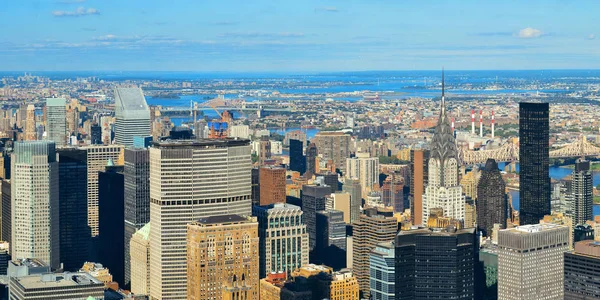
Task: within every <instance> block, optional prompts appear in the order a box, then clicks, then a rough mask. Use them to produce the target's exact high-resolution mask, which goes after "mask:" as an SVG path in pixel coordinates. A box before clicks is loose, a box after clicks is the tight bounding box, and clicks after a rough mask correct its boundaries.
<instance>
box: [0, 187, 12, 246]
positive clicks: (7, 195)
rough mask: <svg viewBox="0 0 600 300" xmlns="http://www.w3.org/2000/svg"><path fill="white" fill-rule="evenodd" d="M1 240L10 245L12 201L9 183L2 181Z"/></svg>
mask: <svg viewBox="0 0 600 300" xmlns="http://www.w3.org/2000/svg"><path fill="white" fill-rule="evenodd" d="M1 184H2V187H1V191H2V240H3V241H7V242H8V243H9V244H11V245H12V226H11V225H12V207H11V206H12V201H11V198H12V197H11V188H10V181H7V180H6V179H2V181H1Z"/></svg>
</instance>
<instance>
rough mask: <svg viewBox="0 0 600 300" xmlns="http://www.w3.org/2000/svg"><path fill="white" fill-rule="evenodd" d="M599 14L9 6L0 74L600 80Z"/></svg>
mask: <svg viewBox="0 0 600 300" xmlns="http://www.w3.org/2000/svg"><path fill="white" fill-rule="evenodd" d="M599 11H600V1H597V0H589V1H583V0H582V1H569V0H562V1H553V0H543V1H533V0H530V1H510V0H502V1H489V0H483V1H481V0H480V1H470V0H455V1H452V0H448V1H433V0H431V1H430V0H415V1H411V0H365V1H362V0H340V1H335V0H331V1H328V0H320V1H312V0H294V1H291V0H240V1H234V0H169V1H167V0H37V1H35V0H0V70H3V71H78V70H81V71H82V70H86V71H87V70H89V71H150V70H151V71H199V72H210V71H224V72H335V71H363V70H439V69H440V68H441V67H445V68H446V69H449V70H501V69H509V70H512V69H517V70H528V69H600V18H598V12H599Z"/></svg>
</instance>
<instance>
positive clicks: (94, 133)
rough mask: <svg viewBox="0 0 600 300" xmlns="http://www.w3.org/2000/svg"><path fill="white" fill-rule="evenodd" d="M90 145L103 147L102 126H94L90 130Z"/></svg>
mask: <svg viewBox="0 0 600 300" xmlns="http://www.w3.org/2000/svg"><path fill="white" fill-rule="evenodd" d="M90 131H91V133H90V144H91V145H102V127H101V126H100V125H97V124H96V125H92V127H91V128H90Z"/></svg>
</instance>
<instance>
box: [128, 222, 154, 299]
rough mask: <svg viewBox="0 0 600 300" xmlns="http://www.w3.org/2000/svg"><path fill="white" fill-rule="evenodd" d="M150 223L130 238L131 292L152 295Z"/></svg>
mask: <svg viewBox="0 0 600 300" xmlns="http://www.w3.org/2000/svg"><path fill="white" fill-rule="evenodd" d="M149 235H150V223H148V224H146V225H145V226H144V227H142V228H141V229H140V230H138V231H136V232H135V233H134V234H133V236H132V237H131V239H130V240H129V256H128V257H129V258H130V263H129V266H130V267H129V271H130V273H129V276H130V277H129V278H130V282H131V292H132V293H134V294H136V295H150V241H149V240H148V237H149Z"/></svg>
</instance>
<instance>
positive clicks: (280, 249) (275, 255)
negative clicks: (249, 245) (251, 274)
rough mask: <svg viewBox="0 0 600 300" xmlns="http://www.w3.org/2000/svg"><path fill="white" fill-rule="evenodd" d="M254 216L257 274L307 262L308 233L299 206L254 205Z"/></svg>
mask: <svg viewBox="0 0 600 300" xmlns="http://www.w3.org/2000/svg"><path fill="white" fill-rule="evenodd" d="M252 214H253V215H254V216H256V217H257V220H258V237H259V238H260V240H259V249H260V251H259V253H260V260H259V262H260V274H259V276H260V278H264V277H265V276H267V275H268V274H269V273H277V272H286V273H288V274H289V273H290V272H291V271H293V270H296V269H298V268H300V267H301V266H304V265H306V264H308V254H309V253H308V233H307V232H306V225H305V224H304V220H303V217H302V215H303V212H302V210H301V209H300V207H298V206H295V205H292V204H286V203H276V204H271V205H268V206H254V207H253V208H252Z"/></svg>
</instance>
